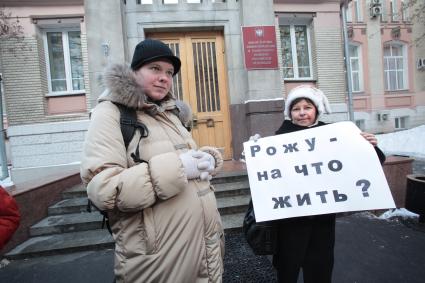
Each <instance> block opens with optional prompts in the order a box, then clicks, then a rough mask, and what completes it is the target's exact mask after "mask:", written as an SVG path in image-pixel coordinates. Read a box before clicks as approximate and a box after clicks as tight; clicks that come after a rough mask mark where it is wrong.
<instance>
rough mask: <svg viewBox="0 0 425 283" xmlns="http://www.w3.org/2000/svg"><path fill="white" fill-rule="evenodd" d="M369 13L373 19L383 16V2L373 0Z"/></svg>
mask: <svg viewBox="0 0 425 283" xmlns="http://www.w3.org/2000/svg"><path fill="white" fill-rule="evenodd" d="M369 13H370V17H371V18H376V17H379V16H380V15H381V14H382V3H381V0H371V1H370V8H369Z"/></svg>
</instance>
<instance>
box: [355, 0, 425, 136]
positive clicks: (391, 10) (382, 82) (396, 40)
mask: <svg viewBox="0 0 425 283" xmlns="http://www.w3.org/2000/svg"><path fill="white" fill-rule="evenodd" d="M424 7H425V6H424V3H423V1H416V0H410V1H409V0H405V1H403V0H378V1H373V0H371V1H366V0H353V1H351V3H350V4H349V7H348V10H347V21H348V35H349V41H350V45H349V49H350V55H349V56H350V61H351V81H352V90H353V106H354V111H355V113H354V118H355V120H356V124H357V125H358V126H359V127H360V128H361V129H363V130H366V131H370V132H375V133H386V132H392V131H395V130H403V129H408V128H412V127H415V126H418V125H423V124H424V123H425V66H423V64H421V63H422V62H423V58H424V57H425V48H424V46H425V45H424V41H423V40H424V37H425V36H424V31H425V26H424V22H423V17H424V16H425V14H424V12H425V9H424Z"/></svg>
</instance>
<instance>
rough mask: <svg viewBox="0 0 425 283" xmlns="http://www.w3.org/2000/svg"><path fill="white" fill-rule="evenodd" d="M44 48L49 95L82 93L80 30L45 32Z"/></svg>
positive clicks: (82, 72) (82, 71)
mask: <svg viewBox="0 0 425 283" xmlns="http://www.w3.org/2000/svg"><path fill="white" fill-rule="evenodd" d="M44 48H45V54H46V63H47V66H46V67H47V76H48V83H49V93H50V94H55V95H60V94H69V93H82V92H84V69H83V56H82V51H81V32H80V30H46V31H45V32H44Z"/></svg>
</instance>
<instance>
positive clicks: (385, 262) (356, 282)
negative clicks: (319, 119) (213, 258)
mask: <svg viewBox="0 0 425 283" xmlns="http://www.w3.org/2000/svg"><path fill="white" fill-rule="evenodd" d="M336 234H337V240H336V247H335V268H334V274H333V282H335V283H345V282H347V283H381V282H382V283H400V282H403V283H422V282H425V268H424V267H425V225H423V224H419V223H417V222H414V221H410V222H406V221H397V220H391V221H388V220H378V219H372V218H371V217H368V216H367V215H365V214H356V215H351V216H347V217H341V218H338V220H337V229H336ZM112 269H113V251H112V250H104V251H95V252H82V253H74V254H66V255H59V256H50V257H41V258H32V259H27V260H18V261H12V262H10V263H9V264H8V265H7V266H5V267H3V268H0V282H8V283H53V282H61V283H71V282H72V283H75V282H90V283H97V282H99V283H105V282H106V283H108V282H112V281H113V274H112ZM223 281H224V282H276V279H275V272H274V270H273V268H272V266H271V263H270V261H269V259H268V258H267V257H264V256H262V257H259V256H254V255H253V254H252V252H251V250H250V249H249V247H248V246H247V245H246V243H245V240H244V239H243V236H242V234H241V233H240V232H228V233H227V234H226V257H225V274H224V278H223ZM299 282H302V281H301V279H300V280H299Z"/></svg>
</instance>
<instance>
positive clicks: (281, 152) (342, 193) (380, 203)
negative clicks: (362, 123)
mask: <svg viewBox="0 0 425 283" xmlns="http://www.w3.org/2000/svg"><path fill="white" fill-rule="evenodd" d="M244 150H245V156H246V165H247V171H248V177H249V184H250V187H251V196H252V201H253V205H254V210H255V217H256V219H257V221H267V220H274V219H281V218H290V217H297V216H305V215H317V214H326V213H336V212H346V211H359V210H371V209H385V208H393V207H395V204H394V200H393V198H392V195H391V192H390V189H389V187H388V183H387V180H386V178H385V175H384V172H383V170H382V166H381V164H380V162H379V159H378V157H377V155H376V152H375V149H374V148H373V146H372V145H371V144H370V143H369V142H368V141H366V140H365V139H364V138H363V137H362V136H361V135H360V130H359V129H358V128H357V127H356V126H355V125H354V124H353V123H352V122H339V123H335V124H330V125H326V126H322V127H317V128H312V129H308V130H303V131H298V132H293V133H289V134H283V135H277V136H273V137H267V138H262V139H259V140H258V141H257V142H254V141H248V142H245V143H244Z"/></svg>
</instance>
